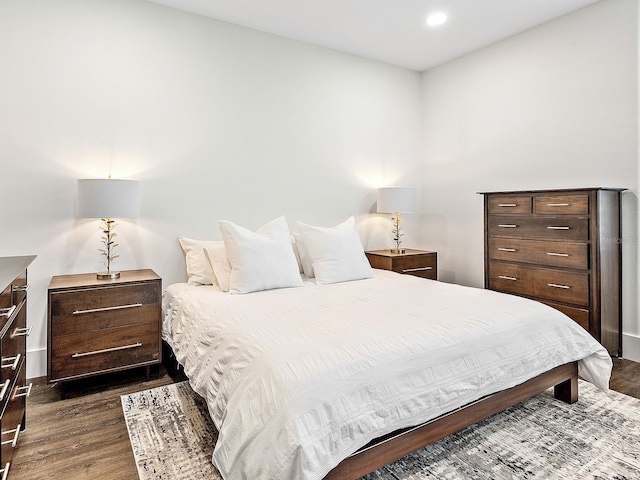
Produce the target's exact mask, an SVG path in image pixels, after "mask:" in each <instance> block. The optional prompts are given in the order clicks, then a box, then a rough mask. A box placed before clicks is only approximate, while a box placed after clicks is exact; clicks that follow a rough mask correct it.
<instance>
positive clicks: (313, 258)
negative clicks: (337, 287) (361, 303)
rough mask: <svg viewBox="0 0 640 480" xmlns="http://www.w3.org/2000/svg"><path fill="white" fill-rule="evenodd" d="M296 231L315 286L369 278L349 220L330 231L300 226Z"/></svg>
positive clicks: (352, 222) (353, 222)
mask: <svg viewBox="0 0 640 480" xmlns="http://www.w3.org/2000/svg"><path fill="white" fill-rule="evenodd" d="M298 227H299V228H300V235H301V236H302V243H303V244H304V248H305V250H306V253H307V255H308V257H309V260H310V262H311V264H312V265H313V274H314V276H315V278H316V283H318V284H320V285H323V284H325V285H326V284H330V283H338V282H348V281H350V280H360V279H363V278H371V277H372V276H373V272H372V271H371V266H370V265H369V261H368V260H367V257H366V255H365V254H364V248H362V243H361V242H360V237H359V236H358V232H356V229H355V219H354V218H353V217H350V218H348V219H347V220H346V221H345V222H343V223H341V224H339V225H336V226H335V227H333V228H325V227H314V226H312V225H307V224H305V223H301V222H298ZM303 265H304V264H303Z"/></svg>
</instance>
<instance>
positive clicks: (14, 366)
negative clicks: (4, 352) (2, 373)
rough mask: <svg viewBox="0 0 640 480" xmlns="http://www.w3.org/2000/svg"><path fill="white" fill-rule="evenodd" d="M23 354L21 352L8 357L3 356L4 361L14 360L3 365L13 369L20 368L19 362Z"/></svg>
mask: <svg viewBox="0 0 640 480" xmlns="http://www.w3.org/2000/svg"><path fill="white" fill-rule="evenodd" d="M21 356H22V354H21V353H19V354H18V355H16V356H15V357H7V358H3V359H2V362H12V363H8V364H6V365H4V363H3V365H2V368H9V367H11V370H15V369H16V368H18V363H20V357H21Z"/></svg>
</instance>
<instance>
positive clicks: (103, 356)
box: [48, 270, 162, 383]
mask: <svg viewBox="0 0 640 480" xmlns="http://www.w3.org/2000/svg"><path fill="white" fill-rule="evenodd" d="M161 289H162V280H161V278H160V277H159V276H158V275H156V273H155V272H153V270H129V271H123V272H121V274H120V277H119V278H117V279H107V280H98V279H97V278H96V274H95V273H91V274H80V275H63V276H56V277H53V278H52V279H51V283H50V284H49V291H48V347H49V348H48V381H49V382H50V383H52V382H61V381H67V380H74V379H77V378H84V377H89V376H93V375H99V374H103V373H108V372H114V371H118V370H125V369H130V368H135V367H142V366H144V367H147V374H148V372H149V367H150V366H151V365H154V364H157V363H160V362H161V360H162V358H161V357H162V355H161V351H162V350H161V338H160V335H161Z"/></svg>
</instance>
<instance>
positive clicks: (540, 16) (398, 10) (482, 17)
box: [149, 0, 598, 71]
mask: <svg viewBox="0 0 640 480" xmlns="http://www.w3.org/2000/svg"><path fill="white" fill-rule="evenodd" d="M149 1H151V2H153V3H158V4H162V5H166V6H169V7H173V8H177V9H180V10H185V11H189V12H193V13H197V14H200V15H205V16H208V17H212V18H216V19H218V20H223V21H225V22H230V23H235V24H237V25H242V26H245V27H250V28H254V29H257V30H262V31H264V32H269V33H273V34H276V35H280V36H283V37H288V38H292V39H295V40H300V41H303V42H307V43H311V44H314V45H320V46H323V47H328V48H331V49H334V50H338V51H341V52H347V53H351V54H354V55H358V56H361V57H366V58H371V59H374V60H379V61H382V62H385V63H390V64H392V65H398V66H401V67H405V68H409V69H412V70H417V71H424V70H426V69H428V68H431V67H434V66H436V65H439V64H441V63H445V62H447V61H449V60H451V59H453V58H456V57H459V56H461V55H464V54H465V53H468V52H471V51H473V50H477V49H478V48H481V47H484V46H486V45H490V44H492V43H494V42H496V41H499V40H502V39H504V38H507V37H510V36H512V35H515V34H517V33H520V32H522V31H524V30H527V29H529V28H532V27H535V26H536V25H540V24H542V23H544V22H547V21H549V20H552V19H554V18H557V17H560V16H562V15H565V14H567V13H569V12H572V11H574V10H577V9H579V8H582V7H585V6H587V5H590V4H592V3H595V2H596V1H598V0H149ZM441 11H442V12H446V13H447V14H448V20H447V22H446V23H445V24H444V25H440V26H438V27H428V26H426V23H425V20H426V17H427V16H428V15H429V14H431V13H433V12H441Z"/></svg>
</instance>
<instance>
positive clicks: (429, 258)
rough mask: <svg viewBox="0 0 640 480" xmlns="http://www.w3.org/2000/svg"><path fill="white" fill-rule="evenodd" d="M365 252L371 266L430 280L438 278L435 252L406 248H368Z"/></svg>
mask: <svg viewBox="0 0 640 480" xmlns="http://www.w3.org/2000/svg"><path fill="white" fill-rule="evenodd" d="M365 254H366V256H367V259H369V264H370V265H371V267H372V268H379V269H381V270H391V271H392V272H397V273H404V274H407V275H414V276H416V277H422V278H428V279H430V280H437V279H438V254H437V253H436V252H430V251H428V250H415V249H411V248H407V249H406V250H405V251H404V252H403V253H394V252H392V251H391V250H370V251H368V252H365Z"/></svg>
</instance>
